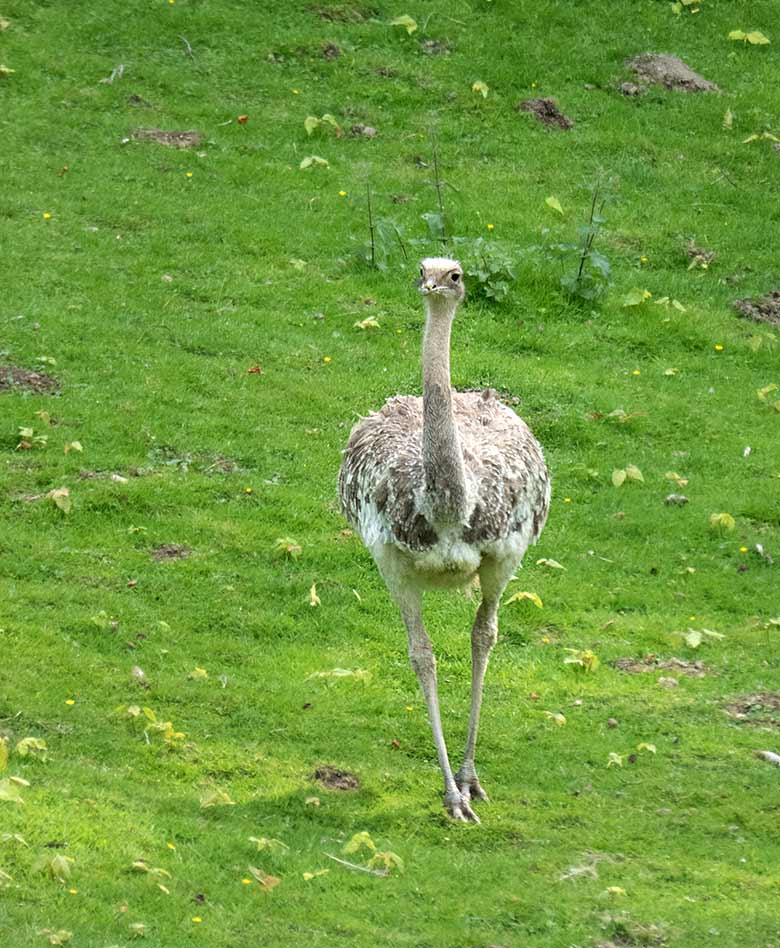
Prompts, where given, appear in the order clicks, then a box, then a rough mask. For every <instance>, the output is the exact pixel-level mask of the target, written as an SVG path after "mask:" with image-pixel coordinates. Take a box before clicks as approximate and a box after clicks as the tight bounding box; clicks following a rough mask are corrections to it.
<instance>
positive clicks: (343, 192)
mask: <svg viewBox="0 0 780 948" xmlns="http://www.w3.org/2000/svg"><path fill="white" fill-rule="evenodd" d="M346 196H347V192H346V191H339V197H340V198H345V197H346Z"/></svg>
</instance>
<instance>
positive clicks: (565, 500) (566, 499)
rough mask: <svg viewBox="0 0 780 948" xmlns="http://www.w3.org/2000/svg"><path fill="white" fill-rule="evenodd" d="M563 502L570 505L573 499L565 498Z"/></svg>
mask: <svg viewBox="0 0 780 948" xmlns="http://www.w3.org/2000/svg"><path fill="white" fill-rule="evenodd" d="M563 502H564V504H570V503H571V497H564V498H563Z"/></svg>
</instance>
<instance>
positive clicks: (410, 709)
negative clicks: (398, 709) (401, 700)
mask: <svg viewBox="0 0 780 948" xmlns="http://www.w3.org/2000/svg"><path fill="white" fill-rule="evenodd" d="M406 710H407V711H414V705H413V704H407V706H406Z"/></svg>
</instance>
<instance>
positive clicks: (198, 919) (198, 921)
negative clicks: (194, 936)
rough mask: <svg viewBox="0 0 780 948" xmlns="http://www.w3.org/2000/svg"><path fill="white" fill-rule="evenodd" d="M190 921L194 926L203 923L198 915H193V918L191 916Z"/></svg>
mask: <svg viewBox="0 0 780 948" xmlns="http://www.w3.org/2000/svg"><path fill="white" fill-rule="evenodd" d="M192 920H193V922H195V924H196V925H197V924H199V923H200V922H202V921H203V919H202V918H201V917H200V915H193V916H192Z"/></svg>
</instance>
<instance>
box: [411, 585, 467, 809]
mask: <svg viewBox="0 0 780 948" xmlns="http://www.w3.org/2000/svg"><path fill="white" fill-rule="evenodd" d="M394 598H396V601H397V602H398V604H399V606H400V608H401V615H402V616H403V620H404V623H405V625H406V629H407V632H408V633H409V659H410V661H411V663H412V668H413V669H414V671H415V673H416V675H417V680H418V681H419V682H420V688H421V689H422V693H423V696H424V697H425V703H426V705H427V706H428V720H429V722H430V725H431V731H432V732H433V743H434V744H435V745H436V753H437V755H438V757H439V767H441V772H442V774H443V776H444V807H445V809H446V810H447V812H448V813H449V814H450V816H451V817H452V818H453V819H456V820H462V821H463V822H464V823H467V822H468V821H469V820H473V821H474V822H475V823H479V819H478V817H477V815H476V813H474V811H473V810H472V809H471V807H470V806H469V802H468V797H466V796H464V795H463V794H462V793H461V791H460V790H459V789H458V786H457V784H456V782H455V777H454V776H453V773H452V767H451V766H450V760H449V757H448V756H447V746H446V744H445V743H444V733H443V732H442V727H441V715H440V714H439V696H438V692H437V688H436V657H435V656H434V654H433V648H432V647H431V640H430V639H429V638H428V635H427V633H426V631H425V627H424V626H423V621H422V595H421V594H420V592H419V591H405V592H404V593H403V594H401V595H399V596H397V597H394Z"/></svg>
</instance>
